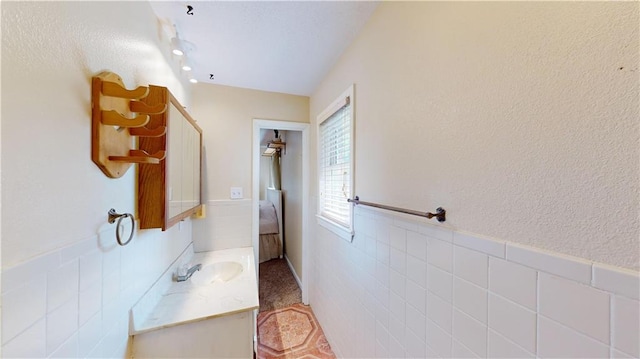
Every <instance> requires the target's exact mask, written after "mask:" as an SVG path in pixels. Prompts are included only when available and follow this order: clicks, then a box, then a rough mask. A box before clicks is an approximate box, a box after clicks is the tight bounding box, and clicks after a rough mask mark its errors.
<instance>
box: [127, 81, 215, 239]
mask: <svg viewBox="0 0 640 359" xmlns="http://www.w3.org/2000/svg"><path fill="white" fill-rule="evenodd" d="M143 102H145V103H146V104H147V105H149V106H155V105H158V104H166V105H167V110H166V111H165V112H164V113H162V114H158V115H151V118H150V120H149V123H148V124H147V125H146V127H147V129H149V130H153V129H156V128H159V127H162V126H166V127H167V131H166V133H165V134H163V135H161V136H158V137H144V138H140V139H139V143H138V148H139V149H140V150H144V151H146V152H147V153H157V152H158V151H166V157H165V159H164V160H162V161H161V162H160V164H155V165H149V164H140V165H138V215H139V217H140V218H139V221H140V229H149V228H162V230H163V231H164V230H167V229H168V228H170V227H171V226H173V225H174V224H176V223H178V222H179V221H181V220H183V219H184V218H186V217H189V216H191V215H192V214H195V213H197V212H198V211H200V210H201V209H202V181H201V178H202V130H201V129H200V127H198V125H197V124H196V123H195V121H194V120H193V119H192V118H191V116H189V114H188V113H187V111H186V110H185V109H184V108H183V107H182V105H180V103H179V102H178V101H177V100H176V99H175V97H173V95H172V94H171V92H169V90H168V89H167V88H166V87H160V86H149V95H148V96H147V97H146V98H145V99H143Z"/></svg>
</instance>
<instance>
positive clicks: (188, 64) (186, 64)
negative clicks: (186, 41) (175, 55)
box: [182, 56, 192, 71]
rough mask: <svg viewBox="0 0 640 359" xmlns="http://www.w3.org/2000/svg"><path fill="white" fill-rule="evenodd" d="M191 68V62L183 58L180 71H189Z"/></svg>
mask: <svg viewBox="0 0 640 359" xmlns="http://www.w3.org/2000/svg"><path fill="white" fill-rule="evenodd" d="M191 70H192V67H191V61H189V59H188V58H187V57H186V56H185V58H184V59H183V60H182V71H191Z"/></svg>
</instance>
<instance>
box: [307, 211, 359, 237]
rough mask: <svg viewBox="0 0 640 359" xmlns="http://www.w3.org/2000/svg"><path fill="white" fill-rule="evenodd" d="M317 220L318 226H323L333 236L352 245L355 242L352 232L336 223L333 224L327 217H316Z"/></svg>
mask: <svg viewBox="0 0 640 359" xmlns="http://www.w3.org/2000/svg"><path fill="white" fill-rule="evenodd" d="M316 218H317V219H318V224H319V225H321V226H322V227H324V228H326V229H328V230H329V231H331V232H332V233H333V234H335V235H337V236H338V237H340V238H342V239H344V240H345V241H347V242H349V243H351V242H353V235H352V233H351V231H350V230H349V229H347V228H345V227H343V226H341V225H339V224H337V223H335V222H333V221H332V220H330V219H327V218H326V217H323V216H321V215H319V214H318V215H316Z"/></svg>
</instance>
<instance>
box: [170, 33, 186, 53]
mask: <svg viewBox="0 0 640 359" xmlns="http://www.w3.org/2000/svg"><path fill="white" fill-rule="evenodd" d="M171 52H173V54H174V55H177V56H182V55H184V52H185V50H184V44H183V42H182V40H180V39H179V38H178V34H176V37H174V38H172V39H171Z"/></svg>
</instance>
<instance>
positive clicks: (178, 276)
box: [176, 263, 202, 282]
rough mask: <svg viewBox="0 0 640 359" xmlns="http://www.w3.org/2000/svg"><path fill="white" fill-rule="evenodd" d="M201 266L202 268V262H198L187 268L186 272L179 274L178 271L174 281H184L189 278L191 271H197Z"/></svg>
mask: <svg viewBox="0 0 640 359" xmlns="http://www.w3.org/2000/svg"><path fill="white" fill-rule="evenodd" d="M201 268H202V264H200V263H198V264H196V265H194V266H193V267H191V268H189V269H187V272H186V273H185V274H184V275H180V271H179V272H178V274H177V275H176V282H184V281H186V280H188V279H189V278H191V276H192V275H193V273H195V271H199V270H200V269H201Z"/></svg>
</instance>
